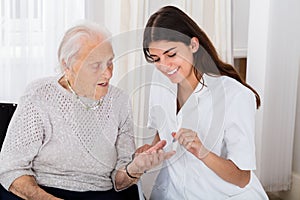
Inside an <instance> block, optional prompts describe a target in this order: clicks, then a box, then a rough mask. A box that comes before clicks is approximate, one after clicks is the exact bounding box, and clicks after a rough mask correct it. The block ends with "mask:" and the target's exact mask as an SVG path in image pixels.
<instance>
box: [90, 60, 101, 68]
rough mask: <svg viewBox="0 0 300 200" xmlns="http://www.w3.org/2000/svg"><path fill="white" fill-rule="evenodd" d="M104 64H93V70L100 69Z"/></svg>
mask: <svg viewBox="0 0 300 200" xmlns="http://www.w3.org/2000/svg"><path fill="white" fill-rule="evenodd" d="M101 65H102V63H101V62H96V63H93V64H91V68H92V69H99V68H100V67H101Z"/></svg>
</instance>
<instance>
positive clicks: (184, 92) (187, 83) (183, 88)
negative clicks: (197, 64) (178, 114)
mask: <svg viewBox="0 0 300 200" xmlns="http://www.w3.org/2000/svg"><path fill="white" fill-rule="evenodd" d="M198 83H199V81H198V80H197V78H196V76H194V75H193V77H191V78H190V79H185V80H183V81H182V82H180V83H179V84H178V85H177V100H178V104H179V108H181V107H182V106H183V104H184V103H185V102H186V101H187V99H188V98H189V97H190V96H191V94H192V93H193V91H194V90H195V88H196V87H197V85H198Z"/></svg>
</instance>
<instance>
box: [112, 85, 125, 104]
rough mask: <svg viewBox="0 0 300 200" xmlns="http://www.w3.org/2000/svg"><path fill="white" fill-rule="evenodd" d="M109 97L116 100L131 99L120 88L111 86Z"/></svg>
mask: <svg viewBox="0 0 300 200" xmlns="http://www.w3.org/2000/svg"><path fill="white" fill-rule="evenodd" d="M108 93H109V96H111V97H114V98H116V99H122V100H126V99H129V96H128V94H127V93H126V92H125V91H124V90H122V89H121V88H118V87H116V86H114V85H109V92H108Z"/></svg>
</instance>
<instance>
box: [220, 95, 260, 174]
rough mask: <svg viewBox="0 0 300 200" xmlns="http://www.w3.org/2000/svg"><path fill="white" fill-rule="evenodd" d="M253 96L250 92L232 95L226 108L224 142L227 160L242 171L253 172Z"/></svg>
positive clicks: (254, 109)
mask: <svg viewBox="0 0 300 200" xmlns="http://www.w3.org/2000/svg"><path fill="white" fill-rule="evenodd" d="M255 112H256V101H255V96H254V94H253V93H252V91H250V90H246V91H241V92H239V93H238V94H236V95H234V96H233V98H232V100H231V101H230V102H229V105H228V108H227V119H228V120H227V123H226V127H225V135H224V142H225V145H226V150H227V159H229V160H231V161H233V162H234V163H235V164H236V165H237V166H238V167H239V168H240V169H242V170H255V168H256V159H255Z"/></svg>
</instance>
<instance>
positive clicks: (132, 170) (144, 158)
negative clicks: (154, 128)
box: [115, 140, 175, 190]
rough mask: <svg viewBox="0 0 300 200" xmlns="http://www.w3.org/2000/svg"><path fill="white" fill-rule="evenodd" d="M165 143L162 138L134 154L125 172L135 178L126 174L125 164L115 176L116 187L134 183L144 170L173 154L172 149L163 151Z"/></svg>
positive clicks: (124, 186) (122, 187)
mask: <svg viewBox="0 0 300 200" xmlns="http://www.w3.org/2000/svg"><path fill="white" fill-rule="evenodd" d="M166 144H167V143H166V141H165V140H163V141H160V142H158V143H157V144H156V145H154V146H153V147H151V148H149V149H148V150H146V151H143V152H141V153H137V154H136V156H135V157H134V159H133V160H132V162H130V163H129V164H128V165H127V172H128V173H129V174H130V176H132V177H135V178H132V177H129V176H128V174H127V172H126V170H125V166H124V167H122V168H120V169H119V170H118V172H117V174H116V178H115V180H116V187H117V189H118V190H120V189H124V188H126V187H129V186H131V185H132V184H136V183H137V182H138V180H139V178H140V177H141V176H142V175H143V173H144V172H145V171H147V170H150V169H152V168H153V167H155V166H157V165H159V164H161V163H162V162H163V161H164V160H166V159H169V158H170V157H171V156H173V155H174V154H175V152H174V151H172V152H164V151H163V150H162V149H163V147H164V146H165V145H166Z"/></svg>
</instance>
